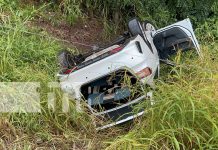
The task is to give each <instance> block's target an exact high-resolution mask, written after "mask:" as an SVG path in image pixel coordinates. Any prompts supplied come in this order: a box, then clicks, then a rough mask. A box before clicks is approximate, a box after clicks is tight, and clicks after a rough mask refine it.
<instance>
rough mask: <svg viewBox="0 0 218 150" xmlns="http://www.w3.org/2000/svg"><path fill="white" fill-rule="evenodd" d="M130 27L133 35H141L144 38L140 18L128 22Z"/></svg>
mask: <svg viewBox="0 0 218 150" xmlns="http://www.w3.org/2000/svg"><path fill="white" fill-rule="evenodd" d="M128 28H129V32H130V34H131V35H132V36H136V35H140V36H141V37H142V38H144V34H143V30H142V26H141V23H140V21H139V20H138V19H136V18H134V19H132V20H130V21H129V23H128Z"/></svg>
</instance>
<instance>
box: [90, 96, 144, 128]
mask: <svg viewBox="0 0 218 150" xmlns="http://www.w3.org/2000/svg"><path fill="white" fill-rule="evenodd" d="M144 100H146V96H141V97H139V98H137V99H135V100H132V101H131V102H128V103H126V104H123V105H122V106H119V107H116V108H113V109H109V110H107V111H103V112H99V113H94V115H95V116H96V117H98V116H105V117H107V118H110V119H111V122H110V123H108V124H104V125H101V126H99V127H97V128H96V130H102V129H106V128H109V127H112V126H115V125H118V124H121V123H124V122H127V121H130V120H133V119H134V118H137V117H139V116H141V115H143V114H144V109H141V110H139V111H138V112H137V113H135V112H134V111H133V107H134V106H135V105H137V104H139V103H140V102H142V101H144Z"/></svg>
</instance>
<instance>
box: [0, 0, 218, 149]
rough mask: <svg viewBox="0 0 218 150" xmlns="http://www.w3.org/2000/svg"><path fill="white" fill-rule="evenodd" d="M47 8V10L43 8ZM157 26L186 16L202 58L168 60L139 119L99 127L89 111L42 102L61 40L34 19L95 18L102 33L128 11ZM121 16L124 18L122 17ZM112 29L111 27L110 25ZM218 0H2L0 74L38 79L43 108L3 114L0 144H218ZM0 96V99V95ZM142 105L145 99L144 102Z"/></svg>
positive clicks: (119, 25)
mask: <svg viewBox="0 0 218 150" xmlns="http://www.w3.org/2000/svg"><path fill="white" fill-rule="evenodd" d="M48 12H50V14H49V13H48ZM133 16H138V17H139V18H141V19H147V20H151V21H152V22H154V23H155V25H156V26H157V27H163V26H165V25H168V24H170V23H172V22H175V21H177V20H181V19H183V18H186V17H187V16H188V17H190V18H191V20H192V22H193V23H194V27H195V32H196V35H197V38H198V40H199V42H200V44H201V49H202V54H203V58H202V59H201V58H199V57H197V56H196V55H195V54H193V53H192V52H190V53H188V54H179V55H178V56H176V57H175V58H174V59H175V61H176V62H177V64H178V66H176V67H173V68H172V67H166V66H163V67H165V70H167V72H166V71H164V72H162V73H161V78H159V79H157V80H156V81H155V82H156V86H157V87H156V90H155V91H154V100H155V105H154V106H152V107H148V109H147V110H146V114H145V115H144V117H143V118H139V119H138V120H135V121H134V123H133V124H131V123H130V124H125V125H122V126H118V127H113V128H111V129H108V130H105V131H101V132H97V131H96V130H95V129H94V126H93V124H92V123H91V122H92V119H93V118H92V116H90V115H89V114H86V113H83V112H77V111H76V109H75V103H74V102H73V101H71V103H70V111H69V112H68V113H62V112H61V105H62V103H61V96H62V93H61V91H60V90H59V89H56V90H55V92H56V94H57V96H58V98H57V104H56V111H53V110H51V109H49V108H48V106H47V95H46V93H47V92H48V91H49V90H50V89H49V88H48V87H47V83H48V82H53V81H56V80H57V79H56V73H57V72H58V66H57V63H56V56H57V53H58V52H59V50H60V49H62V47H64V45H63V43H61V42H60V40H58V39H57V37H55V38H54V37H53V36H52V35H50V34H48V33H47V32H45V31H44V30H41V29H39V28H38V27H37V26H36V25H35V24H34V23H33V22H34V21H35V20H37V19H39V18H43V19H44V20H46V21H49V22H52V24H54V25H56V24H59V23H60V22H62V21H64V22H67V23H68V24H70V25H71V26H72V28H73V27H74V24H76V23H77V21H78V20H81V19H82V20H87V18H98V19H99V20H101V21H102V24H103V26H104V32H105V35H107V36H105V38H106V37H110V36H111V34H114V33H118V32H120V31H123V30H124V28H125V27H124V25H125V24H124V23H125V22H126V21H127V20H128V19H129V18H131V17H133ZM121 18H122V19H121ZM112 31H113V32H112ZM217 58H218V3H217V2H216V1H212V0H211V1H207V2H205V1H195V0H190V1H185V2H184V1H179V0H175V1H173V0H170V1H161V0H155V1H144V0H142V1H137V0H136V1H129V0H119V1H111V0H105V1H103V2H102V1H100V0H96V1H90V0H79V1H75V0H65V1H62V0H53V1H52V2H50V3H49V2H47V1H42V0H41V1H31V2H28V1H27V0H26V1H25V0H23V1H16V0H13V1H11V0H2V1H0V81H1V82H39V83H40V85H41V87H42V88H41V89H40V92H41V93H40V96H41V106H42V108H43V110H42V113H35V114H29V113H20V114H17V113H14V114H6V113H4V114H1V118H0V149H17V150H20V149H26V150H29V149H37V148H38V149H63V150H65V149H218V101H217V99H218V59H217ZM0 103H1V102H0ZM143 105H147V104H143Z"/></svg>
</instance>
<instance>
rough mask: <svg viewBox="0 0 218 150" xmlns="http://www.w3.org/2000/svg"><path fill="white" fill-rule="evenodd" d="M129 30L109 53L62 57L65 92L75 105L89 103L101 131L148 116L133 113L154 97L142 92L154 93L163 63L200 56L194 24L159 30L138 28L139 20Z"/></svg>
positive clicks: (141, 24)
mask: <svg viewBox="0 0 218 150" xmlns="http://www.w3.org/2000/svg"><path fill="white" fill-rule="evenodd" d="M128 29H129V31H128V32H125V34H124V35H123V36H121V37H120V38H119V39H118V40H117V41H115V42H114V43H112V44H111V45H110V46H108V47H105V48H98V49H97V50H95V51H94V52H91V53H89V54H85V55H73V54H71V53H70V52H68V51H62V52H61V53H60V55H59V63H60V64H61V66H62V69H61V71H60V72H59V74H58V77H59V80H60V85H61V88H62V89H63V91H65V92H68V93H69V94H70V95H71V96H72V97H73V98H74V99H75V100H76V101H78V102H80V101H81V100H84V101H86V103H87V105H88V107H89V109H90V110H91V112H92V113H93V114H94V115H95V116H97V117H98V116H101V117H103V118H104V119H105V122H104V124H103V125H101V126H98V127H97V129H104V128H107V127H111V126H113V125H116V124H120V123H123V122H126V121H128V120H132V119H133V118H135V117H137V116H140V115H142V114H143V113H144V109H140V110H138V111H137V112H135V111H133V106H135V105H137V104H140V102H142V101H145V100H147V99H148V97H149V96H150V94H151V93H150V92H148V93H147V94H141V93H142V92H140V90H141V89H142V90H143V88H144V87H145V86H144V85H147V86H150V87H153V79H154V77H155V76H158V75H159V65H160V62H163V63H167V64H170V62H169V61H168V58H169V56H171V55H173V54H176V53H177V52H178V50H181V51H186V50H190V49H195V50H196V51H197V53H198V54H200V48H199V44H198V42H197V40H196V37H195V35H194V32H193V28H192V25H191V22H190V20H189V19H185V20H183V21H180V22H177V23H175V24H172V25H170V26H167V27H165V28H161V29H158V30H156V29H155V28H154V26H153V25H152V24H151V23H150V22H148V21H144V22H139V21H138V20H137V19H136V18H135V19H132V20H131V21H129V23H128ZM138 85H143V86H140V87H138ZM109 120H110V121H109Z"/></svg>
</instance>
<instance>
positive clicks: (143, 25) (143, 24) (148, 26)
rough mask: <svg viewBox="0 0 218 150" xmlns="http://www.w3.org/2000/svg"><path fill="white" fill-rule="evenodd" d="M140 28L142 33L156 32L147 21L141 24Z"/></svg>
mask: <svg viewBox="0 0 218 150" xmlns="http://www.w3.org/2000/svg"><path fill="white" fill-rule="evenodd" d="M142 28H143V30H144V31H156V27H155V26H154V25H153V23H151V22H150V21H148V20H145V21H144V22H143V23H142Z"/></svg>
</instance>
